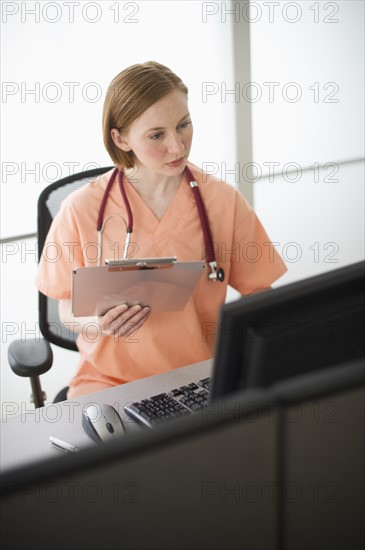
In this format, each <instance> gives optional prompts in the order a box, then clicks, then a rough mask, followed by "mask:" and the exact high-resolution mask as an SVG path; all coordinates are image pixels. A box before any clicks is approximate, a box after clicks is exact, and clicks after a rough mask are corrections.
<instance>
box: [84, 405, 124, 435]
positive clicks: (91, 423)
mask: <svg viewBox="0 0 365 550" xmlns="http://www.w3.org/2000/svg"><path fill="white" fill-rule="evenodd" d="M82 425H83V427H84V430H85V432H86V433H87V434H88V435H89V436H90V437H91V438H92V439H93V440H94V441H96V442H98V443H101V442H105V441H110V440H111V439H115V438H116V437H118V436H121V435H124V433H125V430H124V425H123V422H122V419H121V418H120V416H119V414H118V412H117V411H116V410H115V408H114V407H112V405H105V404H103V405H100V404H98V403H93V404H92V405H88V407H87V408H86V409H85V410H84V411H83V413H82Z"/></svg>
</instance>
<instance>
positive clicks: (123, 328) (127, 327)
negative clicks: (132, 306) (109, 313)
mask: <svg viewBox="0 0 365 550" xmlns="http://www.w3.org/2000/svg"><path fill="white" fill-rule="evenodd" d="M150 313H151V310H150V308H149V307H145V308H143V309H141V310H140V311H139V312H138V313H136V314H135V315H132V316H131V317H129V318H128V319H127V320H125V322H124V323H122V324H121V325H119V330H118V332H116V334H118V336H126V335H127V334H129V333H130V332H131V331H133V330H135V327H136V326H137V325H138V328H139V327H141V326H142V325H143V323H144V322H145V321H146V319H147V317H148V316H149V315H150Z"/></svg>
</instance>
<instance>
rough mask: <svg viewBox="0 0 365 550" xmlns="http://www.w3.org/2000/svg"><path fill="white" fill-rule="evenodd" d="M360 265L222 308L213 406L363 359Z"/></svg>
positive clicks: (364, 311) (364, 328) (364, 329)
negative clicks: (239, 393)
mask: <svg viewBox="0 0 365 550" xmlns="http://www.w3.org/2000/svg"><path fill="white" fill-rule="evenodd" d="M364 273H365V262H359V263H356V264H353V265H350V266H346V267H342V268H339V269H335V270H333V271H330V272H327V273H324V274H320V275H317V276H314V277H311V278H308V279H306V280H303V281H299V282H296V283H292V284H289V285H286V286H283V287H279V288H277V289H268V290H265V291H262V292H259V293H256V294H254V295H251V296H247V297H242V298H240V299H238V300H237V301H236V302H232V303H228V304H225V305H224V306H223V307H222V310H221V315H220V324H219V335H218V337H217V343H216V353H215V361H214V368H213V376H212V389H211V395H210V399H211V400H212V401H215V400H218V399H222V398H226V397H227V395H229V394H232V393H234V392H237V391H242V390H243V389H246V388H247V389H248V388H252V387H255V386H261V387H267V386H270V385H272V384H273V383H275V382H277V381H279V380H281V379H284V378H290V377H293V376H296V375H298V374H304V373H307V372H310V371H315V370H318V369H323V368H326V367H332V366H334V365H337V364H339V363H343V362H346V361H351V360H356V359H358V358H363V357H364V355H365V354H364V335H365V325H364V319H365V308H364V302H365V297H364V296H365V292H364V286H365V278H364Z"/></svg>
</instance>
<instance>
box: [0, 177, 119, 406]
mask: <svg viewBox="0 0 365 550" xmlns="http://www.w3.org/2000/svg"><path fill="white" fill-rule="evenodd" d="M112 168H113V166H108V167H103V168H95V169H93V170H87V171H85V172H80V173H78V174H73V175H71V176H67V177H66V178H62V179H61V180H59V181H56V182H54V183H52V184H51V185H49V186H48V187H46V188H45V189H44V190H43V191H42V193H41V194H40V196H39V199H38V218H37V237H38V260H39V258H40V257H41V254H42V251H43V246H44V243H45V240H46V237H47V234H48V231H49V228H50V226H51V223H52V221H53V218H54V217H55V215H56V214H57V212H58V211H59V209H60V206H61V203H62V201H63V200H64V199H65V198H66V197H67V195H69V194H70V193H72V191H75V190H76V189H78V188H79V187H82V186H83V185H85V183H87V182H89V181H91V180H92V179H95V178H96V177H98V176H100V175H102V174H104V173H105V172H107V171H108V170H111V169H112ZM38 310H39V311H38V315H39V328H40V331H41V333H42V335H43V337H44V338H39V339H33V340H26V341H23V340H15V341H14V342H12V343H11V344H10V346H9V349H8V361H9V364H10V367H11V368H12V370H13V372H15V374H17V375H18V376H23V377H29V378H30V382H31V386H32V395H31V400H32V402H33V403H34V406H35V407H43V405H44V401H45V399H46V395H45V393H44V392H43V391H42V387H41V383H40V379H39V377H40V375H41V374H44V373H45V372H47V371H48V370H49V369H50V368H51V367H52V364H53V353H52V348H51V346H50V343H52V344H55V345H56V346H60V347H61V348H66V349H69V350H73V351H77V346H76V337H77V334H75V333H74V332H73V331H71V330H69V329H67V328H66V327H65V326H64V325H63V324H62V323H61V321H60V319H59V316H58V300H53V299H52V298H48V297H47V296H45V295H44V294H42V293H41V292H39V293H38ZM67 390H68V388H63V389H62V390H61V391H60V392H59V393H58V394H57V396H56V397H55V399H54V402H55V403H57V402H59V401H64V400H65V399H66V396H67Z"/></svg>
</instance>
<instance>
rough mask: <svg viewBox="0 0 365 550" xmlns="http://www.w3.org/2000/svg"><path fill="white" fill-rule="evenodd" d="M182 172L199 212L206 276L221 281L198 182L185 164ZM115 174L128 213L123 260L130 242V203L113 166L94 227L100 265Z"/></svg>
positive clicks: (131, 230)
mask: <svg viewBox="0 0 365 550" xmlns="http://www.w3.org/2000/svg"><path fill="white" fill-rule="evenodd" d="M184 173H185V175H186V176H187V178H188V181H189V183H190V187H191V190H192V192H193V195H194V198H195V203H196V206H197V209H198V213H199V218H200V224H201V228H202V231H203V236H204V244H205V251H206V259H207V263H208V265H209V267H210V273H208V278H209V279H211V280H212V281H217V280H218V281H223V280H224V271H223V269H222V268H218V266H217V262H216V259H215V254H214V246H213V239H212V233H211V231H210V226H209V222H208V216H207V212H206V210H205V206H204V203H203V199H202V196H201V194H200V191H199V187H198V184H197V182H196V181H195V180H194V176H193V174H192V173H191V171H190V169H189V168H188V167H187V166H186V167H185V170H184ZM117 174H118V180H119V189H120V192H121V194H122V197H123V202H124V205H125V208H126V210H127V215H128V224H127V236H126V240H125V245H124V254H123V260H125V259H126V258H127V251H128V246H129V244H130V240H131V234H132V232H133V214H132V210H131V207H130V204H129V201H128V197H127V194H126V192H125V188H124V183H123V171H122V170H119V168H115V169H114V170H113V173H112V175H111V177H110V179H109V181H108V185H107V186H106V189H105V192H104V196H103V199H102V201H101V205H100V210H99V216H98V224H97V228H96V230H97V233H98V250H99V256H98V260H99V265H100V262H101V244H102V233H103V230H104V225H105V222H104V210H105V206H106V202H107V200H108V196H109V193H110V190H111V188H112V185H113V183H114V180H115V178H116V176H117Z"/></svg>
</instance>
